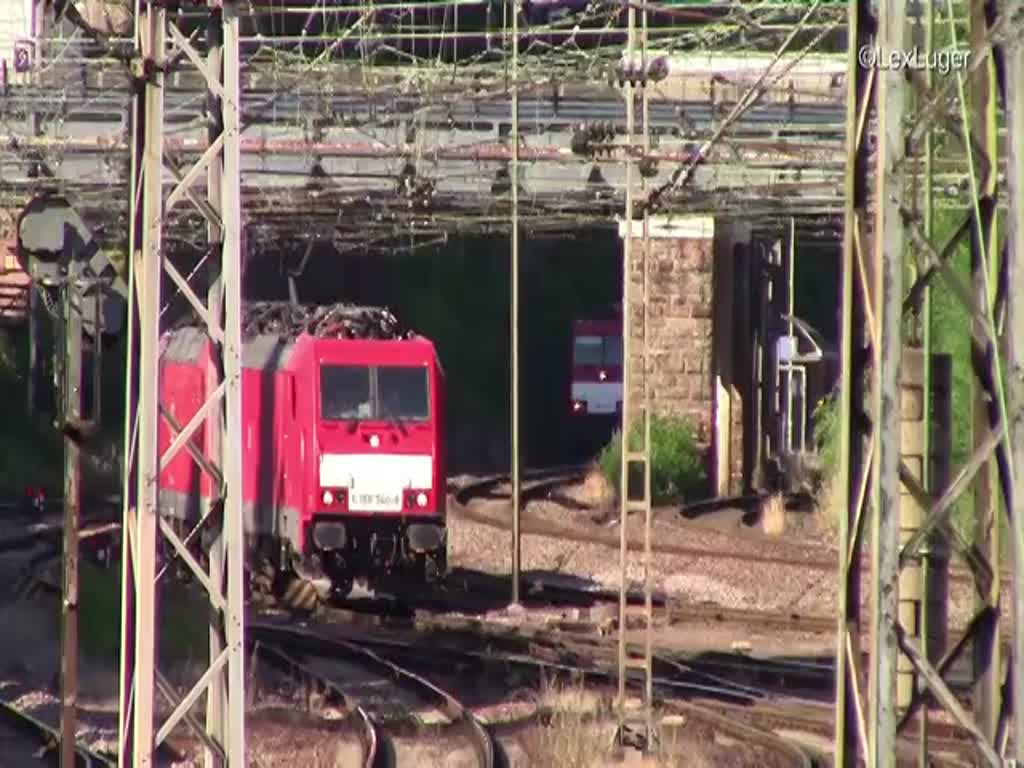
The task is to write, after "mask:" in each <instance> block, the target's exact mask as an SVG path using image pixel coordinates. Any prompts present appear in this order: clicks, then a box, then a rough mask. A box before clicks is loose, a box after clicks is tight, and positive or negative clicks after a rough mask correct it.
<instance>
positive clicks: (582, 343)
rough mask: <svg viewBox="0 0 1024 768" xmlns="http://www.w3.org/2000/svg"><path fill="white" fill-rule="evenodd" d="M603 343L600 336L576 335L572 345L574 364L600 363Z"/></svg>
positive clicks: (602, 354) (602, 355)
mask: <svg viewBox="0 0 1024 768" xmlns="http://www.w3.org/2000/svg"><path fill="white" fill-rule="evenodd" d="M603 347H604V344H603V341H602V339H601V337H600V336H577V337H576V343H575V344H574V345H573V358H574V360H575V361H576V365H601V363H602V359H603V357H604V349H603Z"/></svg>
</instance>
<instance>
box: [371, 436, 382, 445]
mask: <svg viewBox="0 0 1024 768" xmlns="http://www.w3.org/2000/svg"><path fill="white" fill-rule="evenodd" d="M370 447H371V448H378V447H380V437H378V436H377V435H370Z"/></svg>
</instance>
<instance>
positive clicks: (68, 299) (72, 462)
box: [58, 262, 96, 768]
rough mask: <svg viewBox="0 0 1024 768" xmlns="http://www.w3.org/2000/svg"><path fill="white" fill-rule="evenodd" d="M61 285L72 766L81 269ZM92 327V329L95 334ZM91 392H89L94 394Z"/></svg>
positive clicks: (68, 767)
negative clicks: (79, 283)
mask: <svg viewBox="0 0 1024 768" xmlns="http://www.w3.org/2000/svg"><path fill="white" fill-rule="evenodd" d="M68 272H69V274H68V279H67V280H66V281H65V282H64V285H63V286H61V294H62V297H61V298H62V301H61V318H60V322H61V326H62V327H61V331H62V333H61V335H62V337H63V342H64V343H63V345H62V346H63V349H62V350H61V351H62V353H63V355H64V359H63V361H62V363H61V372H62V374H63V375H62V376H61V382H60V383H61V387H60V389H61V391H60V392H59V394H58V396H59V397H60V398H61V408H60V420H61V426H62V428H63V431H64V593H63V597H64V599H63V600H62V602H61V617H62V632H61V709H60V734H61V739H60V742H61V743H60V765H61V768H75V766H76V753H75V746H76V733H77V730H78V554H79V552H78V525H79V518H80V510H79V502H80V500H81V492H82V463H81V448H80V446H79V442H78V441H79V439H80V435H81V421H82V344H83V341H84V339H83V333H82V331H83V328H82V304H83V302H82V296H81V294H80V292H79V285H78V282H79V276H80V273H81V269H80V267H79V265H78V264H77V263H74V262H72V264H71V265H70V267H69V270H68ZM95 330H96V329H94V332H95ZM95 395H96V393H93V396H94V397H95Z"/></svg>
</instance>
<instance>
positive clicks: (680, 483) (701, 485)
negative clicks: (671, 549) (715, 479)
mask: <svg viewBox="0 0 1024 768" xmlns="http://www.w3.org/2000/svg"><path fill="white" fill-rule="evenodd" d="M640 429H641V427H640V424H639V423H637V424H634V427H633V429H632V430H630V445H631V446H633V447H636V446H638V445H639V444H640V442H639V441H640V438H641V434H640ZM650 450H651V496H652V500H653V502H654V503H655V504H665V503H670V502H678V501H680V500H682V499H693V498H696V497H698V496H699V495H701V494H702V493H703V492H704V490H705V485H706V482H707V473H706V471H705V468H704V460H705V456H704V450H703V449H702V448H701V446H700V444H699V443H698V442H697V433H696V431H695V430H694V428H693V426H692V425H691V424H690V422H689V420H687V419H685V418H683V417H680V416H667V415H655V416H652V418H651V445H650ZM621 464H622V433H621V431H620V430H616V431H615V433H614V434H613V435H612V439H611V440H610V441H609V443H608V444H607V445H606V446H605V447H604V449H603V450H602V451H601V454H600V456H599V457H598V465H599V466H600V469H601V474H602V475H603V476H604V478H605V480H606V481H607V482H608V484H609V485H610V486H611V487H612V488H614V489H615V490H616V492H618V489H619V473H620V468H621ZM637 474H639V473H637ZM642 482H643V478H642V477H630V487H631V493H630V495H631V496H632V497H634V498H636V497H637V496H638V495H639V489H640V488H641V487H642V485H641V484H642ZM633 489H636V490H633Z"/></svg>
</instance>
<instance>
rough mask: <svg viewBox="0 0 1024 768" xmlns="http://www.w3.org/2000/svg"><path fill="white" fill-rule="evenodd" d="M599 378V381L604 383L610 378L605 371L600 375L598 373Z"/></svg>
mask: <svg viewBox="0 0 1024 768" xmlns="http://www.w3.org/2000/svg"><path fill="white" fill-rule="evenodd" d="M597 378H598V379H599V380H600V381H604V380H605V379H607V378H608V374H607V373H605V372H604V371H601V372H600V373H598V374H597Z"/></svg>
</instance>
